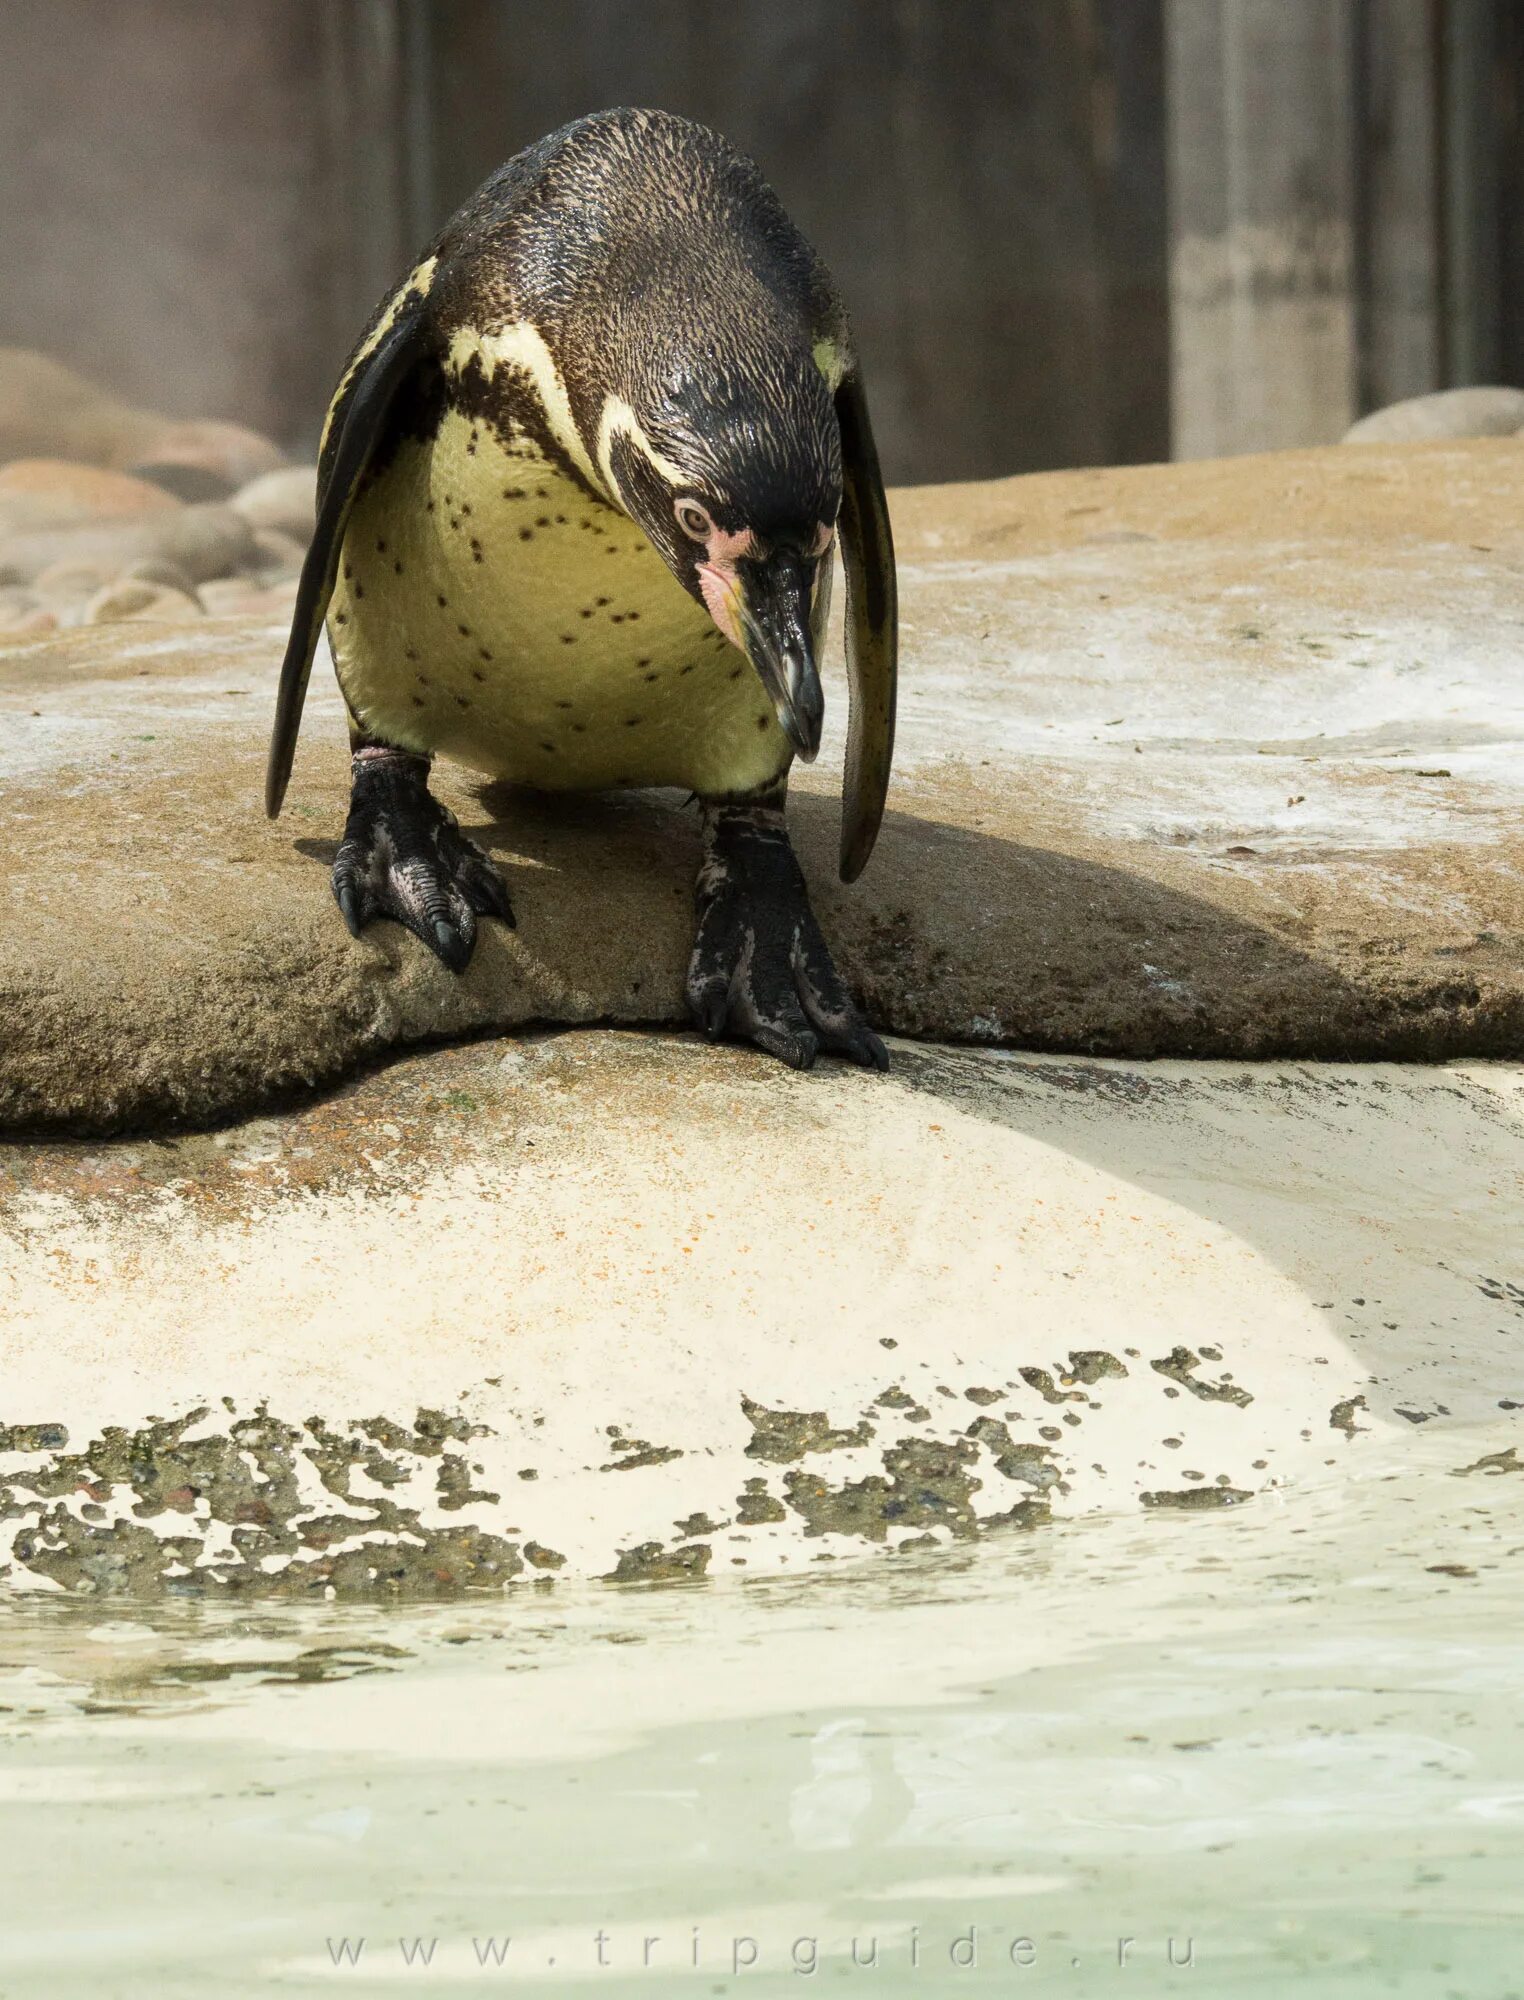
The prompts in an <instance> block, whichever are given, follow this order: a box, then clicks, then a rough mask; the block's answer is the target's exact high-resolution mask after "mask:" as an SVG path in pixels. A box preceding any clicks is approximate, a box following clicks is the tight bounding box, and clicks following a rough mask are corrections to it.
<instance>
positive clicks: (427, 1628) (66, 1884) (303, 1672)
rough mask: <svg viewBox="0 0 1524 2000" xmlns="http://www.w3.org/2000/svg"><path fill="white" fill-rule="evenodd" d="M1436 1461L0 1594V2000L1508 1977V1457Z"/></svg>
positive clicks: (1520, 1730)
mask: <svg viewBox="0 0 1524 2000" xmlns="http://www.w3.org/2000/svg"><path fill="white" fill-rule="evenodd" d="M1420 1446H1422V1447H1423V1453H1424V1454H1425V1462H1424V1463H1423V1464H1422V1465H1420V1464H1417V1463H1415V1462H1413V1461H1412V1460H1411V1459H1408V1460H1405V1461H1404V1462H1403V1463H1402V1464H1401V1466H1400V1467H1399V1466H1398V1465H1396V1464H1393V1465H1391V1466H1389V1467H1388V1468H1387V1469H1386V1470H1385V1471H1384V1472H1383V1473H1382V1474H1381V1475H1380V1476H1377V1477H1373V1478H1371V1479H1369V1480H1367V1481H1364V1482H1362V1483H1360V1484H1359V1485H1356V1486H1354V1487H1349V1486H1345V1485H1339V1486H1334V1485H1330V1486H1329V1487H1328V1488H1327V1489H1326V1490H1321V1491H1320V1490H1311V1489H1308V1490H1303V1491H1301V1492H1299V1493H1297V1494H1295V1495H1293V1496H1291V1497H1288V1498H1287V1499H1285V1500H1284V1501H1282V1502H1280V1503H1279V1504H1274V1503H1272V1502H1270V1501H1269V1499H1268V1498H1264V1499H1262V1500H1261V1501H1260V1502H1256V1503H1255V1504H1254V1505H1252V1506H1250V1507H1246V1508H1243V1509H1241V1510H1237V1511H1234V1512H1231V1513H1225V1514H1215V1515H1197V1516H1189V1517H1181V1516H1174V1517H1166V1516H1158V1515H1156V1516H1143V1517H1128V1518H1125V1519H1111V1520H1095V1521H1088V1522H1080V1523H1070V1524H1066V1525H1064V1526H1063V1527H1061V1528H1059V1529H1054V1530H1050V1531H1047V1532H1039V1533H1032V1534H1028V1535H1025V1536H1017V1537H1013V1538H1011V1539H1008V1540H1006V1541H1003V1542H992V1543H989V1544H987V1545H983V1546H980V1547H977V1548H972V1549H970V1550H969V1552H968V1553H967V1554H966V1555H959V1554H954V1555H952V1556H949V1555H948V1554H947V1553H946V1552H945V1551H944V1552H940V1553H939V1552H935V1551H921V1552H916V1553H913V1554H909V1555H906V1556H903V1557H899V1558H887V1557H886V1558H883V1559H881V1560H880V1561H878V1562H876V1563H866V1564H860V1565H850V1566H849V1565H826V1564H822V1565H820V1566H818V1567H816V1568H815V1569H814V1570H813V1571H812V1572H811V1573H810V1574H809V1575H807V1576H803V1577H799V1578H794V1579H772V1580H765V1581H763V1580H758V1581H756V1582H753V1583H743V1582H740V1581H736V1580H727V1581H724V1582H720V1583H714V1584H697V1585H692V1586H676V1587H673V1586H668V1587H656V1588H650V1587H637V1588H618V1587H609V1586H597V1585H572V1586H567V1585H563V1584H553V1585H548V1586H544V1585H542V1586H528V1587H525V1588H523V1589H519V1590H516V1591H514V1592H512V1593H510V1594H509V1595H508V1596H506V1597H502V1598H493V1599H479V1600H474V1601H459V1602H455V1603H451V1604H445V1605H437V1606H430V1607H422V1608H420V1607H416V1606H414V1607H407V1608H398V1609H396V1610H378V1609H356V1608H353V1607H342V1606H336V1605H322V1604H314V1605H296V1606H293V1605H289V1604H284V1603H270V1604H248V1603H245V1604H243V1605H227V1604H217V1603H196V1602H170V1603H164V1602H158V1603H152V1604H144V1603H132V1604H127V1603H124V1602H122V1601H120V1600H117V1601H112V1602H95V1603H79V1602H63V1601H59V1600H57V1599H50V1600H47V1601H42V1600H37V1599H33V1600H29V1601H14V1600H12V1601H10V1602H4V1603H0V1837H3V1843H4V1852H5V1855H6V1863H5V1868H4V1871H3V1881H0V1895H3V1899H4V1911H3V1919H4V1920H3V1924H0V1996H4V2000H31V1996H33V1995H36V1994H42V1993H46V1994H48V1995H49V1996H52V2000H72V1996H75V1995H80V1996H90V2000H97V1997H98V1996H104V1995H128V1996H136V1995H139V1994H143V1995H148V1994H154V1995H162V1996H181V1995H184V1996H196V2000H205V1996H207V1995H209V1994H214V1993H215V1994H221V1993H227V1994H238V1995H241V1994H245V1993H250V1992H255V1991H259V1992H264V1991H269V1992H272V1993H284V1992H290V1993H306V1992H314V1993H316V1992H329V1991H347V1992H350V1993H370V1992H376V1993H383V1992H391V1991H393V1990H395V1989H398V1988H401V1989H404V1990H407V1989H410V1988H411V1987H423V1988H429V1987H435V1986H437V1987H442V1988H446V1989H453V1988H455V1987H472V1986H480V1985H483V1984H486V1985H489V1986H490V1985H496V1986H499V1987H506V1988H509V1989H511V1990H514V1991H518V1992H524V1993H534V1994H545V1995H553V1994H557V1993H577V1992H586V1991H589V1990H591V1991H594V1992H599V1993H608V1994H640V1993H644V1994H662V1995H666V1994H674V1995H681V1994H684V1993H692V1994H694V1995H695V1996H697V1995H702V1994H717V1993H726V1994H728V1993H737V1994H745V1993H753V1994H758V1995H779V1994H784V1993H797V1992H800V1991H808V1990H810V1987H811V1985H812V1984H814V1985H819V1986H824V1987H826V1988H827V1989H829V1990H831V1991H835V1992H841V1993H844V1994H851V1993H861V1994H864V1995H878V1996H896V2000H899V1996H912V1995H921V1994H925V1995H939V1996H940V1995H942V1994H945V1993H958V1992H962V1991H965V1990H967V1991H991V1992H994V1991H1002V1992H1004V1991H1009V1992H1016V1993H1021V1992H1051V1993H1064V1994H1069V1995H1089V1994H1110V1993H1117V1994H1130V1995H1154V1994H1164V1993H1170V1994H1176V1993H1181V1994H1183V1993H1210V1994H1211V1995H1213V1996H1214V2000H1220V1997H1221V1996H1227V2000H1233V1996H1238V1995H1261V1994H1265V1995H1269V1994H1277V1995H1279V1994H1290V1993H1295V1994H1296V1995H1298V1996H1306V2000H1324V1996H1340V2000H1343V1996H1345V1995H1357V1994H1358V1995H1362V1996H1363V1995H1367V1994H1373V1993H1382V1994H1400V1995H1403V1996H1411V2000H1420V1996H1421V2000H1442V1996H1450V1995H1454V1996H1458V1997H1459V1996H1464V2000H1493V1996H1498V2000H1502V1996H1505V1995H1520V1994H1524V1915H1521V1912H1524V1726H1521V1716H1520V1703H1519V1688H1520V1683H1521V1678H1524V1616H1521V1610H1520V1590H1519V1575H1520V1565H1521V1561H1524V1509H1521V1506H1520V1502H1521V1500H1524V1477H1521V1476H1520V1474H1519V1473H1518V1472H1516V1471H1513V1470H1511V1469H1510V1468H1511V1460H1510V1459H1509V1458H1508V1457H1507V1456H1506V1455H1504V1456H1503V1457H1502V1458H1501V1459H1499V1460H1497V1461H1496V1462H1495V1463H1494V1464H1491V1465H1483V1466H1482V1467H1480V1468H1479V1469H1477V1470H1475V1471H1472V1472H1465V1473H1462V1472H1460V1471H1459V1468H1460V1467H1462V1466H1464V1465H1466V1464H1467V1462H1468V1458H1470V1457H1472V1456H1474V1455H1473V1454H1469V1453H1468V1452H1467V1451H1466V1449H1465V1448H1464V1444H1463V1443H1462V1442H1461V1441H1459V1440H1457V1439H1456V1438H1455V1437H1453V1436H1452V1437H1451V1438H1450V1439H1449V1440H1438V1439H1436V1440H1433V1441H1432V1442H1428V1443H1426V1444H1425V1443H1424V1441H1422V1440H1415V1449H1418V1448H1419V1447H1420ZM1124 1941H1127V1942H1124ZM695 1960H696V1963H695Z"/></svg>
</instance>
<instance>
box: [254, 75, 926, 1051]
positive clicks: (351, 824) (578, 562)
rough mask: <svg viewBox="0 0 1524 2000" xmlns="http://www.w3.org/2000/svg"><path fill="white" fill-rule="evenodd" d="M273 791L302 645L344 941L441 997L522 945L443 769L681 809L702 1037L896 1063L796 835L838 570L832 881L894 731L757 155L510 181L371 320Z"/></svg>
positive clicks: (846, 449)
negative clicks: (324, 763) (332, 745)
mask: <svg viewBox="0 0 1524 2000" xmlns="http://www.w3.org/2000/svg"><path fill="white" fill-rule="evenodd" d="M318 496H319V497H318V518H317V530H316V533H315V535H314V538H313V541H312V545H311V548H310V551H309V553H308V556H307V560H306V565H305V567H304V569H303V572H302V577H301V583H300V587H299V590H298V594H297V601H296V609H295V616H294V620H293V624H292V630H291V638H290V643H289V646H288V648H287V651H286V656H285V661H284V664H283V666H282V669H281V679H280V691H279V696H278V701H277V708H276V717H275V727H274V734H273V738H272V741H271V746H270V762H269V771H268V777H267V783H266V793H265V804H266V810H267V811H268V812H269V814H270V815H271V817H274V816H275V815H276V814H277V813H278V812H279V810H280V806H281V801H282V798H283V796H284V794H285V789H286V784H287V780H288V778H289V776H290V772H291V762H292V757H293V754H294V751H295V745H296V735H297V729H298V726H299V723H300V720H301V710H302V702H303V698H304V696H305V692H306V687H307V681H308V678H309V675H310V673H311V666H312V658H313V653H314V650H315V648H316V645H317V641H318V636H319V633H320V632H321V630H322V627H323V623H324V619H325V617H326V619H327V625H328V634H329V639H330V644H331V648H332V653H333V659H334V664H335V667H336V669H337V673H338V680H339V685H340V687H341V689H342V691H343V695H344V700H345V704H346V707H347V709H348V713H349V720H350V740H351V750H352V766H351V770H352V790H351V794H350V806H349V817H348V822H347V824H346V826H345V829H344V838H343V842H342V844H341V845H340V848H339V851H338V857H337V860H336V861H335V863H334V868H333V888H334V893H335V895H336V897H337V899H338V904H339V908H340V910H341V912H342V913H343V917H344V921H345V923H346V924H347V926H348V927H349V930H350V932H351V933H352V934H353V935H355V936H358V935H359V934H360V932H361V930H362V929H363V928H364V926H365V925H366V924H367V923H368V922H370V921H371V919H372V918H376V917H390V918H393V919H395V920H396V921H397V922H399V923H401V924H404V925H406V927H407V928H408V929H409V930H411V931H413V932H414V933H415V934H416V935H417V936H418V937H419V938H421V939H422V940H423V942H424V943H425V944H426V945H427V946H428V947H429V948H430V949H431V950H432V951H434V952H435V953H437V954H438V956H439V957H440V958H441V959H442V960H443V961H444V963H445V964H446V965H447V966H449V967H451V968H452V969H453V970H455V971H460V970H461V969H462V968H464V966H465V965H466V963H467V961H468V960H469V958H470V956H471V952H472V948H473V945H474V942H475V937H476V928H477V919H478V918H479V917H496V918H498V919H499V920H500V921H502V922H503V923H505V924H509V925H511V924H512V923H513V914H512V911H511V908H510V906H509V900H508V893H507V890H506V888H505V886H504V884H503V881H502V878H501V877H500V876H499V874H498V872H497V870H496V868H495V867H494V866H493V865H492V863H491V862H490V861H489V860H488V858H487V856H486V855H485V854H484V853H483V852H482V851H481V849H480V848H478V847H477V846H476V845H475V844H474V843H473V842H472V841H470V840H468V839H467V838H466V836H465V835H464V834H463V833H462V832H461V830H460V828H459V825H458V824H457V822H456V820H455V818H454V816H453V815H452V814H451V813H450V812H449V811H448V810H447V809H446V808H445V807H443V806H442V805H440V804H439V802H438V801H437V800H436V799H435V798H434V797H433V796H432V795H431V793H430V791H429V770H430V764H431V760H432V759H433V757H434V756H435V755H436V754H440V755H443V756H446V757H451V758H454V759H457V760H458V761H459V762H461V763H463V764H466V765H468V766H470V767H471V768H472V769H474V770H476V771H479V772H482V773H484V774H486V775H488V776H490V777H492V778H500V779H506V780H509V781H511V782H512V783H514V784H517V785H523V786H528V787H533V788H535V789H537V790H541V791H588V790H598V789H603V788H611V787H624V786H678V787H681V788H682V789H684V790H685V791H687V792H688V793H691V794H692V795H693V797H694V798H695V799H696V800H697V802H698V806H699V810H700V813H701V816H702V835H703V857H702V865H701V867H700V870H699V875H698V883H697V890H696V908H697V931H696V937H695V942H694V947H693V953H692V957H691V960H690V964H689V969H688V976H687V1000H688V1006H689V1009H690V1011H691V1013H692V1015H693V1017H694V1019H695V1021H696V1022H697V1023H698V1025H699V1026H700V1027H701V1028H703V1029H704V1030H705V1031H706V1033H707V1034H709V1035H710V1036H711V1037H719V1036H722V1035H733V1036H737V1037H740V1038H743V1039H747V1040H750V1041H752V1042H755V1043H757V1044H758V1045H759V1046H760V1047H762V1048H764V1049H766V1050H769V1051H770V1052H771V1053H772V1054H774V1055H775V1056H779V1057H781V1058H782V1059H783V1060H784V1061H785V1062H787V1063H790V1064H793V1065H794V1066H795V1067H797V1068H801V1069H803V1068H808V1067H809V1066H810V1064H811V1063H812V1062H813V1061H814V1059H815V1057H816V1055H817V1053H818V1052H819V1050H820V1049H821V1048H825V1049H827V1050H830V1051H833V1052H836V1053H839V1054H841V1055H844V1056H847V1057H850V1058H852V1059H854V1060H856V1061H858V1062H860V1063H864V1064H868V1065H871V1066H874V1067H877V1068H884V1067H886V1066H887V1061H888V1058H887V1056H886V1054H885V1050H884V1046H883V1044H882V1042H881V1041H880V1040H879V1039H878V1037H877V1036H876V1035H875V1034H873V1032H872V1031H871V1030H870V1029H869V1028H868V1026H867V1025H866V1023H865V1022H864V1021H863V1019H862V1017H861V1015H860V1014H859V1012H858V1010H857V1008H856V1006H855V1005H854V1004H853V1001H852V998H851V996H850V995H849V993H848V992H847V989H846V987H845V985H844V984H843V982H842V980H841V978H840V976H839V975H838V973H837V971H836V968H835V966H834V965H833V964H832V961H831V956H830V953H829V952H828V950H827V949H826V944H825V940H824V938H823V937H822V935H821V931H820V927H819V924H818V923H817V921H816V918H815V915H814V913H813V911H812V910H811V908H810V902H809V897H808V894H807V891H806V888H805V883H804V877H803V875H802V874H801V872H800V869H799V864H798V862H797V860H796V859H795V856H794V851H793V848H792V846H791V844H790V840H789V835H788V830H787V827H786V824H785V819H784V807H785V792H786V787H787V783H788V774H789V767H790V765H791V764H792V762H793V760H794V758H795V757H796V756H798V757H802V758H803V759H804V760H805V761H806V762H809V761H811V760H812V759H813V758H814V756H815V754H816V752H817V750H818V749H819V746H820V731H821V720H822V714H823V707H824V704H823V700H822V695H821V686H820V675H819V668H818V661H819V656H820V652H821V648H822V645H823V641H824V633H825V625H826V617H827V607H828V602H829V596H830V582H831V571H832V560H833V552H834V550H835V547H836V543H837V539H838V529H839V536H840V544H841V557H842V566H843V569H844V572H845V576H846V586H847V611H846V656H847V668H848V678H849V685H850V691H851V716H850V729H849V740H848V746H847V757H846V781H845V791H844V798H843V811H842V824H841V842H840V870H841V875H842V879H843V880H844V881H849V882H850V881H852V880H853V879H855V877H856V876H857V875H858V874H859V872H860V871H861V869H862V867H863V864H864V863H865V862H866V860H867V859H868V855H869V853H870V851H871V849H872V847H873V843H874V839H875V836H876V834H877V832H878V827H879V822H880V819H881V818H882V815H883V808H884V795H885V791H886V789H887V785H888V780H889V765H890V757H891V753H892V749H893V737H894V703H895V660H896V612H895V574H894V552H893V546H892V543H891V539H890V531H889V517H888V512H887V509H886V507H885V504H884V492H883V484H882V480H881V478H880V475H879V469H878V460H877V455H876V452H875V449H874V444H873V433H872V430H871V428H870V425H869V421H868V408H867V403H866V401H865V399H864V395H863V387H862V379H861V375H860V372H859V369H858V366H857V361H856V358H855V355H854V352H853V347H852V341H851V336H850V333H849V330H848V324H847V317H846V313H845V311H844V309H843V307H842V304H841V300H840V298H839V296H838V294H837V291H836V288H835V286H834V284H833V283H832V281H831V279H830V277H829V276H828V274H827V272H826V270H825V268H824V267H823V265H822V264H821V263H820V261H819V259H818V258H817V257H816V255H815V253H814V252H813V251H812V250H811V248H810V247H809V245H808V244H807V243H806V242H805V240H804V238H803V237H802V236H801V235H800V233H799V232H798V230H797V229H796V228H795V227H794V225H793V224H792V223H791V222H790V221H789V219H788V217H787V215H786V214H785V213H784V211H783V208H782V206H781V204H780V203H779V201H778V199H777V197H776V195H775V194H774V193H773V192H772V190H771V188H769V186H768V185H767V183H766V182H765V181H764V180H763V178H762V176H761V174H760V172H759V171H758V169H757V168H756V167H755V166H754V165H753V164H752V162H751V161H750V160H748V159H746V158H745V157H744V156H743V155H742V154H740V153H738V152H737V151H736V150H735V149H734V148H733V147H731V146H730V145H728V144H727V143H726V142H725V141H724V140H723V139H721V138H719V137H718V136H717V135H716V134H715V133H713V132H710V131H707V130H705V129H704V128H703V127H702V126H700V125H695V124H692V123H690V122H689V121H688V120H686V119H683V118H678V117H675V116H672V115H670V114H668V113H665V112H659V111H636V110H617V111H607V112H601V113H599V114H597V115H595V116H592V117H588V118H583V119H579V120H578V121H577V122H576V123H574V124H571V125H567V126H565V127H564V128H563V129H562V130H560V131H558V132H554V133H552V134H551V135H550V136H549V137H548V138H545V139H542V140H541V141H540V142H539V143H538V144H537V145H534V146H531V147H529V148H528V149H527V150H526V151H525V152H522V153H520V154H518V155H517V156H516V157H515V158H514V159H512V160H510V161H509V162H508V163H507V165H506V166H504V167H501V168H500V169H499V170H498V171H497V172H496V173H494V174H493V175H492V176H491V178H490V179H489V180H487V181H486V182H485V183H484V185H483V186H482V187H481V188H480V189H479V190H478V191H477V193H476V194H475V195H473V196H472V197H471V198H470V200H468V201H467V202H466V204H465V206H464V207H463V208H461V209H460V210H459V212H458V213H457V214H456V215H455V216H454V217H452V219H451V220H450V221H449V222H448V223H447V224H446V225H445V227H444V229H443V230H442V231H441V233H440V235H439V236H438V237H437V238H436V240H435V241H434V242H433V244H432V245H430V247H429V248H428V249H427V251H426V252H425V253H424V255H423V257H422V258H421V259H420V261H419V262H418V263H417V264H416V265H415V267H414V268H413V269H412V270H411V271H410V272H409V273H408V275H407V277H406V278H405V279H404V280H403V281H402V283H401V284H400V285H399V286H398V287H397V289H396V290H395V291H394V292H393V293H391V295H390V296H389V297H387V298H386V299H385V300H384V301H383V302H382V304H381V306H380V307H379V309H378V310H377V312H376V313H375V315H374V316H373V318H372V320H371V322H370V324H369V326H368V327H367V329H366V331H365V333H364V334H363V336H362V337H361V339H360V341H359V344H358V345H357V346H356V348H355V349H354V352H353V353H352V354H351V356H350V358H349V360H348V362H347V364H346V366H345V368H344V371H343V374H342V377H341V379H340V382H339V386H338V389H337V391H336V392H335V394H334V398H333V401H332V404H331V406H330V408H329V412H328V420H327V424H326V427H325V430H324V437H323V444H322V447H321V452H320V458H319V482H318Z"/></svg>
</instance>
